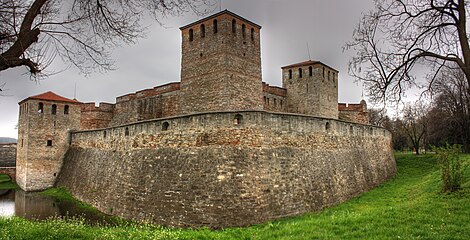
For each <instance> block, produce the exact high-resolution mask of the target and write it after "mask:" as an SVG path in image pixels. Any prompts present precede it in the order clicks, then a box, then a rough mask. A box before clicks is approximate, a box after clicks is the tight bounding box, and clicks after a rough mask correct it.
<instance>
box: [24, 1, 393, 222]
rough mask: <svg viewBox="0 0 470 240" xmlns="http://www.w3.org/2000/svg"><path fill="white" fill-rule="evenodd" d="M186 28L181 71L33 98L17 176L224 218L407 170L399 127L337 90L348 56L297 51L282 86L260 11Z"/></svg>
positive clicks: (114, 208)
mask: <svg viewBox="0 0 470 240" xmlns="http://www.w3.org/2000/svg"><path fill="white" fill-rule="evenodd" d="M180 29H181V33H182V63H181V82H174V83H169V84H165V85H162V86H157V87H155V88H152V89H146V90H142V91H139V92H136V93H132V94H128V95H124V96H120V97H117V98H116V103H115V104H109V103H100V104H99V106H98V107H96V106H95V104H94V103H81V102H79V101H77V100H75V99H73V100H72V99H68V98H64V97H61V96H58V95H57V94H54V93H52V92H47V93H44V94H40V95H37V96H32V97H29V98H27V99H25V100H23V101H21V102H20V103H19V105H20V115H19V128H18V150H17V176H16V178H17V183H18V185H19V186H20V187H21V188H22V189H24V190H26V191H36V190H42V189H46V188H49V187H52V186H64V187H66V188H67V189H68V190H69V191H71V193H72V194H73V195H74V196H76V197H77V198H78V199H80V200H82V201H85V202H88V203H90V204H92V205H93V206H95V207H97V208H98V209H100V210H101V211H104V212H108V213H110V214H116V215H120V216H123V217H127V218H133V219H146V220H151V221H154V222H156V223H160V224H165V225H174V226H210V227H225V226H237V225H246V224H252V223H257V222H260V221H265V220H268V219H274V218H278V217H283V216H290V215H295V214H299V213H302V212H306V211H311V210H316V209H321V208H323V207H325V206H329V205H332V204H336V203H338V202H341V201H344V200H346V199H348V198H350V197H352V196H356V195H357V194H359V193H361V192H363V191H366V190H368V189H370V188H372V187H374V186H377V185H378V184H380V183H381V182H383V181H385V180H386V179H388V178H389V177H391V176H393V175H394V174H395V171H396V168H395V162H394V158H393V154H392V149H391V146H390V140H391V136H390V133H389V132H388V131H386V130H385V129H382V128H379V127H374V126H370V125H368V118H367V107H366V104H365V102H364V101H361V103H360V104H349V105H348V104H338V71H337V70H335V69H333V68H331V67H329V66H327V65H326V64H323V63H322V62H319V61H306V62H301V63H297V64H292V65H288V66H285V67H282V87H275V86H270V85H268V84H266V83H264V82H262V77H261V56H260V30H261V26H259V25H258V24H256V23H253V22H251V21H249V20H247V19H245V18H243V17H240V16H239V15H237V14H234V13H232V12H230V11H227V10H225V11H221V12H219V13H217V14H214V15H212V16H209V17H206V18H204V19H201V20H199V21H196V22H194V23H191V24H189V25H186V26H184V27H181V28H180ZM150 205H151V207H149V206H150ZM145 206H147V207H145Z"/></svg>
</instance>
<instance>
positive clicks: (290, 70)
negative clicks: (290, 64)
mask: <svg viewBox="0 0 470 240" xmlns="http://www.w3.org/2000/svg"><path fill="white" fill-rule="evenodd" d="M289 79H292V69H289Z"/></svg>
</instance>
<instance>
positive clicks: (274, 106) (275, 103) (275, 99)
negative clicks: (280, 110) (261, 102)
mask: <svg viewBox="0 0 470 240" xmlns="http://www.w3.org/2000/svg"><path fill="white" fill-rule="evenodd" d="M274 107H276V99H274Z"/></svg>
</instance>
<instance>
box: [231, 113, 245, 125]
mask: <svg viewBox="0 0 470 240" xmlns="http://www.w3.org/2000/svg"><path fill="white" fill-rule="evenodd" d="M242 120H243V116H242V115H241V114H237V115H235V117H234V118H233V124H234V125H240V124H242Z"/></svg>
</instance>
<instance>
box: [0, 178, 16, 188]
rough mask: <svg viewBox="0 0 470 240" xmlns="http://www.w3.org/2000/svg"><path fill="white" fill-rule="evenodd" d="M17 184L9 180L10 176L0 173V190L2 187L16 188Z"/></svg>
mask: <svg viewBox="0 0 470 240" xmlns="http://www.w3.org/2000/svg"><path fill="white" fill-rule="evenodd" d="M16 188H17V185H16V184H15V183H12V182H11V179H10V176H8V175H6V174H0V190H3V189H16Z"/></svg>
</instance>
